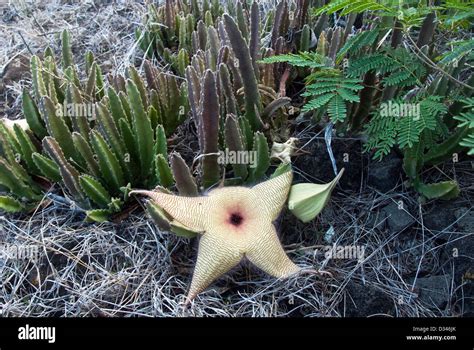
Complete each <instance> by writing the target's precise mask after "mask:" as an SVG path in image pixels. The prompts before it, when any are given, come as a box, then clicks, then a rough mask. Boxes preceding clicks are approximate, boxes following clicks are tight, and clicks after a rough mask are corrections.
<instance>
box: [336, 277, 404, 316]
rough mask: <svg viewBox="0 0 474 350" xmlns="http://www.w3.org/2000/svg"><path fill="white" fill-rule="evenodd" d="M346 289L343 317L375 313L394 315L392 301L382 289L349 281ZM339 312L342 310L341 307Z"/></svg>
mask: <svg viewBox="0 0 474 350" xmlns="http://www.w3.org/2000/svg"><path fill="white" fill-rule="evenodd" d="M346 291H347V292H348V293H349V296H348V297H347V298H346V302H345V305H341V307H343V308H344V307H345V314H344V316H345V317H366V316H370V315H375V314H387V315H395V306H394V301H393V300H392V298H390V297H389V296H388V295H387V294H385V293H383V292H382V291H380V290H378V289H376V288H374V287H372V286H369V285H361V284H357V283H355V282H353V281H351V282H349V283H348V285H347V289H346ZM341 312H344V309H342V311H341Z"/></svg>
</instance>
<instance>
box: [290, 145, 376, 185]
mask: <svg viewBox="0 0 474 350" xmlns="http://www.w3.org/2000/svg"><path fill="white" fill-rule="evenodd" d="M300 143H302V141H300ZM300 146H301V144H300ZM331 147H332V150H333V154H334V157H335V159H336V165H337V169H338V171H339V170H341V169H342V168H345V172H344V175H342V177H341V179H340V181H339V184H338V186H340V187H341V188H342V189H343V190H352V191H355V192H358V191H359V189H360V186H361V182H362V181H363V179H364V172H365V170H364V168H365V167H366V166H365V164H364V162H365V161H366V160H365V159H366V157H367V156H366V155H365V154H363V153H362V145H361V142H360V141H359V140H341V139H333V140H332V143H331ZM304 151H307V152H309V153H307V154H302V155H300V156H297V157H295V160H294V165H295V167H296V168H298V169H301V170H302V171H303V172H304V173H306V174H307V175H308V176H310V177H311V178H310V179H311V180H310V181H312V182H315V183H328V182H330V181H332V180H333V179H334V177H335V174H334V171H333V168H332V163H331V159H330V157H329V154H328V152H327V147H326V143H325V142H324V140H321V139H316V140H314V141H312V143H311V144H309V145H307V146H306V147H305V148H304ZM298 173H299V172H295V182H302V181H305V182H308V180H307V179H308V178H304V177H301V176H300V175H299V174H298Z"/></svg>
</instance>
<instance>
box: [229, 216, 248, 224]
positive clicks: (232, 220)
mask: <svg viewBox="0 0 474 350" xmlns="http://www.w3.org/2000/svg"><path fill="white" fill-rule="evenodd" d="M242 221H244V218H243V217H242V215H240V213H232V214H230V217H229V223H230V224H231V225H234V226H240V225H241V224H242Z"/></svg>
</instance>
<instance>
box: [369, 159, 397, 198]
mask: <svg viewBox="0 0 474 350" xmlns="http://www.w3.org/2000/svg"><path fill="white" fill-rule="evenodd" d="M401 172H402V160H401V159H400V157H398V156H397V155H396V154H394V153H390V154H389V155H387V156H386V157H385V158H383V159H382V160H381V161H380V162H378V161H371V162H370V164H369V170H368V174H369V178H368V182H367V184H368V185H369V186H371V187H373V188H375V189H377V190H378V191H380V192H383V193H386V192H389V191H390V190H392V189H393V188H395V186H396V185H397V183H398V182H399V181H400V178H401Z"/></svg>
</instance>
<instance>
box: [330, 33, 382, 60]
mask: <svg viewBox="0 0 474 350" xmlns="http://www.w3.org/2000/svg"><path fill="white" fill-rule="evenodd" d="M378 35H379V31H378V30H377V29H372V30H367V31H361V32H359V33H357V34H356V35H354V36H352V37H350V38H349V39H348V40H347V41H346V43H345V44H344V46H343V47H341V49H340V50H339V52H338V53H337V56H336V63H340V62H341V60H342V59H343V58H344V56H345V55H348V54H349V55H350V54H354V53H358V52H359V51H360V50H361V49H362V48H364V47H367V46H370V45H372V44H373V43H374V42H375V40H376V39H377V36H378Z"/></svg>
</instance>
